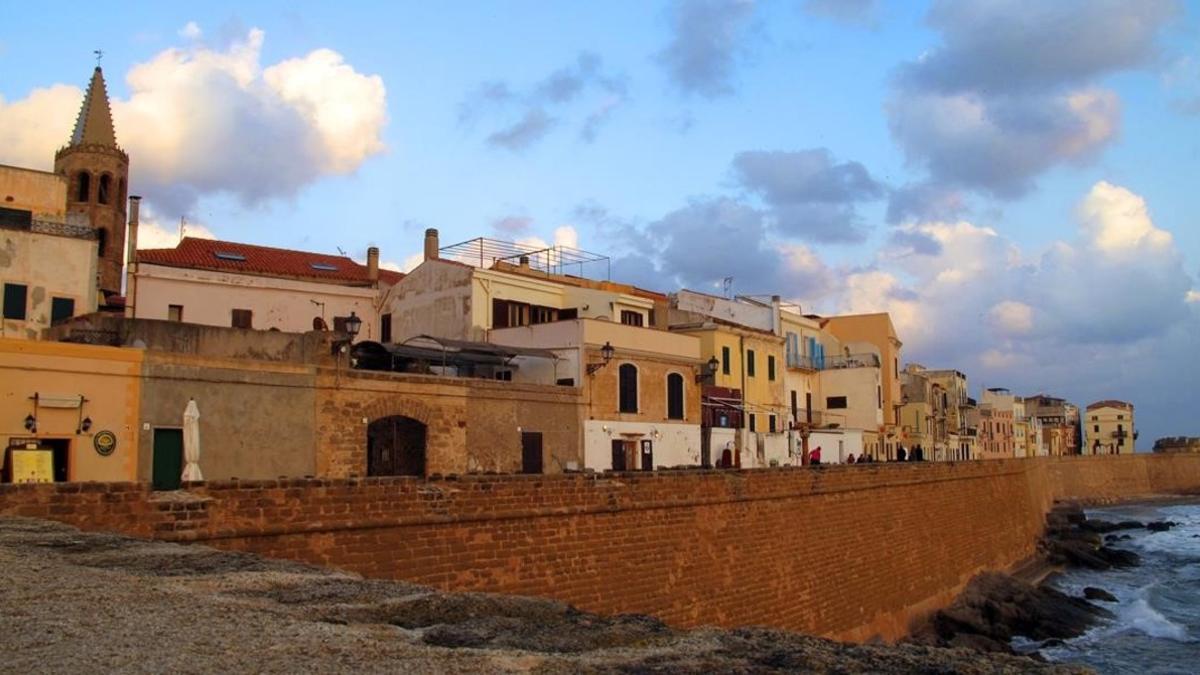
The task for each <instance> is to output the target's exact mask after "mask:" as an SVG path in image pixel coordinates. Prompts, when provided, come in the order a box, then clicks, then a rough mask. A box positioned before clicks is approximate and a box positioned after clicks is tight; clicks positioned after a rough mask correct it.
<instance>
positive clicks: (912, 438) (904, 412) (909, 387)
mask: <svg viewBox="0 0 1200 675" xmlns="http://www.w3.org/2000/svg"><path fill="white" fill-rule="evenodd" d="M925 373H926V371H925V367H924V366H921V365H920V364H916V363H910V364H907V365H905V367H904V370H903V371H901V373H900V392H901V401H902V404H901V406H900V424H901V428H902V430H903V441H904V445H905V448H906V450H907V452H908V454H909V456H910V457H911V456H913V455H915V456H916V457H918V458H920V459H924V460H927V461H945V460H946V459H948V458H949V457H948V450H949V445H948V440H949V436H948V433H947V426H946V420H947V416H946V406H947V405H948V404H949V402H950V401H949V398H950V397H949V396H948V395H947V393H946V391H945V390H944V389H943V388H942V385H941V384H939V383H938V382H936V381H934V380H933V379H931V378H929V377H927V376H926V374H925Z"/></svg>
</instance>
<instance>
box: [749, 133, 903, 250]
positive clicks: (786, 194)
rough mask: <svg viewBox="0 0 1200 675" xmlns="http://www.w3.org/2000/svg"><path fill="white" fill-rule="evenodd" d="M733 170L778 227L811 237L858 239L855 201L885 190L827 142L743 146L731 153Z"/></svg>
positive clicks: (793, 233)
mask: <svg viewBox="0 0 1200 675" xmlns="http://www.w3.org/2000/svg"><path fill="white" fill-rule="evenodd" d="M733 171H734V174H735V176H736V177H737V180H738V182H739V183H740V184H741V185H742V186H743V187H744V188H745V189H746V190H748V191H750V192H752V193H754V194H756V195H757V196H759V197H761V198H762V200H763V202H764V203H765V204H766V205H767V206H768V208H769V213H768V215H769V217H770V218H771V221H772V225H773V226H774V227H775V228H776V229H778V230H779V231H780V232H782V233H784V234H786V235H789V236H796V237H802V238H805V239H809V240H813V241H825V242H839V241H840V242H848V241H861V240H862V239H863V238H864V233H863V231H862V226H861V222H860V219H859V217H858V214H857V212H856V210H855V205H856V204H857V203H859V202H862V201H870V200H874V199H877V198H879V197H881V196H883V194H884V188H883V186H882V185H881V184H879V183H878V182H877V181H875V179H873V178H872V177H871V175H870V173H869V172H868V171H867V169H866V167H864V166H863V165H862V164H859V163H858V162H841V163H838V162H836V161H835V160H834V159H833V156H832V154H831V153H830V152H829V151H828V150H826V149H825V148H814V149H809V150H800V151H796V152H778V151H777V152H757V151H755V152H742V153H738V154H737V155H736V156H735V157H734V158H733Z"/></svg>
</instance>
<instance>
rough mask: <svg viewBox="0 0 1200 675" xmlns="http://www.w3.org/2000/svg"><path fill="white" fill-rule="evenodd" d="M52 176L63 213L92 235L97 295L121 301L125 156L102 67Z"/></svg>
mask: <svg viewBox="0 0 1200 675" xmlns="http://www.w3.org/2000/svg"><path fill="white" fill-rule="evenodd" d="M54 172H55V173H57V174H59V175H62V176H65V177H66V178H67V213H68V214H83V216H85V217H86V222H87V223H88V224H90V225H91V227H92V229H94V230H95V231H96V239H97V243H98V254H99V256H100V260H99V264H98V265H97V269H98V270H99V276H100V279H99V282H100V291H101V293H102V294H103V295H104V296H106V297H107V296H108V295H119V294H120V293H121V267H122V265H123V263H124V254H125V201H126V199H125V198H126V195H127V193H128V190H129V155H127V154H125V151H124V150H122V149H121V148H120V146H118V145H117V135H116V132H114V131H113V120H112V110H111V109H110V108H109V106H108V91H107V89H106V88H105V86H104V73H103V72H102V71H101V70H100V66H96V70H95V71H93V72H92V81H91V82H90V83H89V84H88V88H87V93H86V94H85V95H84V97H83V107H82V108H80V110H79V118H78V119H77V120H76V121H75V130H74V131H73V132H72V133H71V140H70V141H69V142H68V143H67V145H65V146H64V147H62V148H59V150H58V152H56V153H54ZM76 217H79V216H76Z"/></svg>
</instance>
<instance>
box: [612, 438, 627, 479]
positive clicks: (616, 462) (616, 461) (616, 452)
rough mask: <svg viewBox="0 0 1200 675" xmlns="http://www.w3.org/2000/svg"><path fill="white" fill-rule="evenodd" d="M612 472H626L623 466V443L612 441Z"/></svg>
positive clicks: (624, 465)
mask: <svg viewBox="0 0 1200 675" xmlns="http://www.w3.org/2000/svg"><path fill="white" fill-rule="evenodd" d="M612 470H613V471H628V468H627V467H626V464H625V441H621V440H616V439H614V440H613V442H612Z"/></svg>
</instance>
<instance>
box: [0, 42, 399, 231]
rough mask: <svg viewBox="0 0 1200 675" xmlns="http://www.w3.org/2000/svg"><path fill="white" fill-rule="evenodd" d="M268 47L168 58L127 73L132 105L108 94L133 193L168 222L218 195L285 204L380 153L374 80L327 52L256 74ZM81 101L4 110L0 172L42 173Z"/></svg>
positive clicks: (191, 50)
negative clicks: (0, 168) (5, 167)
mask: <svg viewBox="0 0 1200 675" xmlns="http://www.w3.org/2000/svg"><path fill="white" fill-rule="evenodd" d="M190 26H191V24H189V26H185V28H184V32H194V31H190V30H189V28H190ZM196 29H197V30H199V27H198V26H196ZM264 37H265V34H264V33H263V31H261V30H258V29H252V30H250V31H249V32H248V33H247V34H246V36H245V37H244V38H242V39H241V40H238V41H235V42H233V43H232V44H231V45H229V47H228V48H226V49H223V50H217V49H212V48H209V47H207V46H205V45H203V44H201V43H199V42H196V43H195V44H192V45H191V46H188V47H185V48H172V49H167V50H165V51H162V52H160V53H159V54H157V55H155V56H154V57H152V58H151V59H150V60H148V61H146V62H143V63H139V64H137V65H135V66H134V67H133V68H132V69H130V71H129V73H128V75H127V76H126V82H127V84H128V87H129V90H130V96H129V98H128V99H125V100H123V99H119V98H116V97H114V96H112V92H111V91H110V100H111V102H112V107H113V117H114V122H115V126H116V131H117V140H118V142H120V143H121V145H122V146H123V147H124V148H125V149H126V150H127V151H128V152H129V154H130V156H131V159H132V161H131V163H132V165H133V166H132V180H133V183H134V187H135V189H136V190H137V191H138V192H140V193H141V194H143V195H145V197H146V199H147V201H149V202H152V203H154V204H157V205H158V206H160V207H161V209H162V210H163V211H164V212H171V213H182V212H186V211H187V210H188V208H189V207H190V206H191V205H192V203H193V202H194V201H195V199H196V198H197V197H198V196H200V195H206V194H214V193H227V194H232V195H234V196H236V197H237V198H239V199H240V200H241V201H243V202H245V203H256V202H259V201H262V200H265V199H271V198H276V197H288V196H291V195H294V194H296V193H297V192H298V191H299V190H301V189H303V188H304V187H305V186H306V185H308V184H310V183H312V182H313V181H315V180H317V179H319V178H320V177H322V176H325V175H329V174H344V173H349V172H352V171H354V170H356V169H357V168H358V167H359V166H360V165H361V164H362V163H363V162H364V161H366V159H367V158H369V157H371V156H372V155H375V154H378V153H380V152H382V151H383V150H384V145H383V141H382V132H383V127H384V126H385V124H386V122H387V112H386V92H385V89H384V85H383V81H382V79H381V78H379V77H378V76H376V75H364V74H361V73H358V72H357V71H355V70H354V68H353V67H351V66H350V65H348V64H346V63H345V62H344V60H343V59H342V57H341V56H340V55H339V54H338V53H337V52H334V51H331V50H328V49H318V50H315V51H313V52H310V53H309V54H307V55H305V56H303V57H299V58H292V59H287V60H285V61H282V62H280V63H278V64H275V65H272V66H269V67H266V68H265V69H264V68H263V66H262V64H261V52H262V46H263V40H264ZM107 75H108V77H109V79H110V83H111V80H112V78H113V74H112V73H108V74H107ZM82 98H83V92H82V90H80V89H79V88H77V87H70V86H66V85H56V86H54V87H50V88H48V89H38V90H35V91H33V92H32V93H31V94H30V95H29V96H27V97H26V98H24V99H21V100H18V101H15V102H12V103H5V102H3V101H0V161H3V162H8V163H15V164H20V165H24V166H31V167H37V168H48V167H49V165H50V164H51V163H52V162H53V157H54V150H55V149H56V148H58V147H59V146H61V145H62V144H63V143H64V142H65V141H66V140H67V138H68V137H69V136H70V133H71V128H72V123H73V120H74V117H75V115H76V114H77V113H78V111H79V105H80V101H81V100H82Z"/></svg>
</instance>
